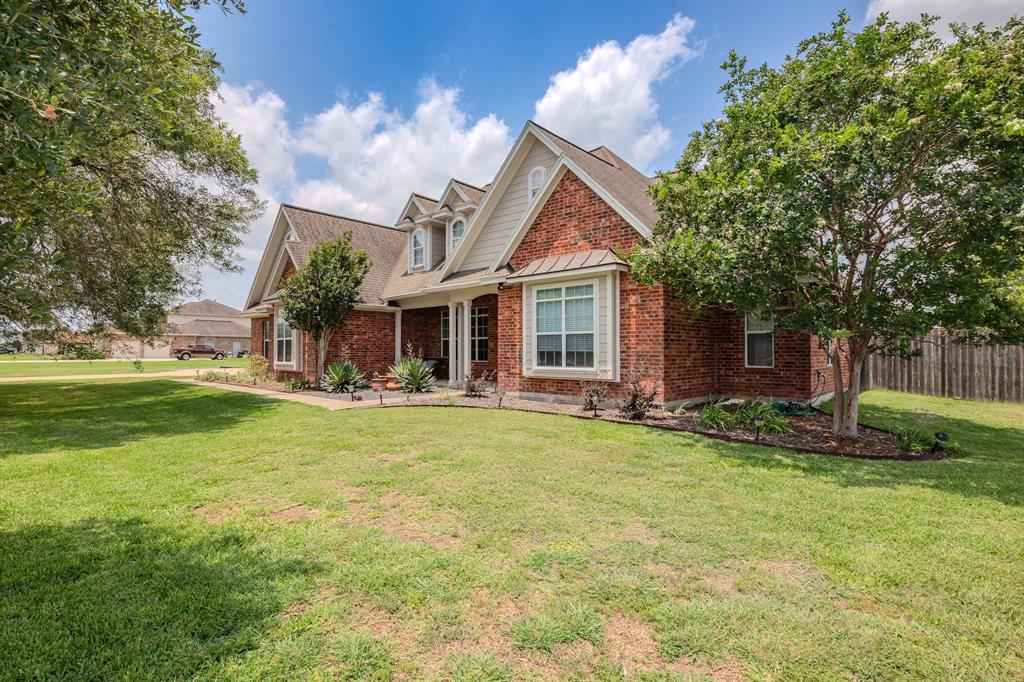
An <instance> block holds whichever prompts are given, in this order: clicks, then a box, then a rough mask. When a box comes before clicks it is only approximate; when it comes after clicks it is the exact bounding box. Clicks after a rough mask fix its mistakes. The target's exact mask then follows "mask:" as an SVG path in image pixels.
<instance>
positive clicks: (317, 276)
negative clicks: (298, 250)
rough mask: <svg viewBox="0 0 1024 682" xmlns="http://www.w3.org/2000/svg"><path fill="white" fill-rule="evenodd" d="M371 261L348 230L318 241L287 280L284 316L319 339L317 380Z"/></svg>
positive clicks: (284, 296) (283, 294) (282, 295)
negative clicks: (357, 249)
mask: <svg viewBox="0 0 1024 682" xmlns="http://www.w3.org/2000/svg"><path fill="white" fill-rule="evenodd" d="M370 265H371V262H370V258H369V256H367V255H366V252H365V251H353V249H352V233H351V232H346V233H345V234H343V235H342V236H341V237H339V238H338V239H334V240H329V241H325V242H321V243H320V244H318V245H317V246H316V247H315V248H314V249H313V251H312V252H311V253H310V254H309V261H308V262H307V263H306V264H305V265H304V266H303V267H302V268H300V269H299V270H298V271H297V272H295V274H293V275H292V276H291V277H289V278H288V280H287V281H286V282H285V283H284V288H283V289H282V291H281V303H282V304H283V305H284V316H285V318H286V319H287V320H288V322H289V323H290V324H291V325H292V326H293V327H297V328H298V329H301V330H303V331H305V332H308V333H309V335H310V336H312V337H313V339H314V340H315V341H316V344H317V363H316V378H317V381H319V380H320V379H322V378H323V375H324V361H325V359H326V357H327V345H328V343H330V339H331V336H332V335H333V334H334V332H335V331H336V330H338V329H340V328H341V326H342V325H343V324H345V318H346V317H347V316H348V314H349V313H350V312H352V309H353V308H355V306H356V304H357V303H359V300H360V299H359V288H360V287H361V286H362V285H363V279H364V278H365V277H366V273H367V272H369V270H370Z"/></svg>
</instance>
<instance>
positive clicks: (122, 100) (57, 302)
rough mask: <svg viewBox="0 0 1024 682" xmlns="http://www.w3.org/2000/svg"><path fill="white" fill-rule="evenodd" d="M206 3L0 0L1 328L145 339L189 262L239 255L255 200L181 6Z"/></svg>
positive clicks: (182, 287)
mask: <svg viewBox="0 0 1024 682" xmlns="http://www.w3.org/2000/svg"><path fill="white" fill-rule="evenodd" d="M204 4H206V2H205V0H6V1H5V2H2V3H0V332H3V333H8V332H16V331H24V330H25V329H39V328H45V327H47V326H59V325H61V324H63V325H74V326H76V327H79V328H89V327H93V328H104V327H109V326H113V327H118V328H120V329H122V330H124V331H126V332H129V333H132V334H135V335H139V336H143V337H148V336H152V335H153V334H155V333H157V332H158V331H160V327H161V326H162V324H163V322H164V319H165V317H164V311H165V309H166V308H167V307H168V306H169V305H171V304H172V303H173V302H174V301H175V300H177V299H180V298H181V297H182V296H183V295H188V294H192V293H195V292H196V290H197V283H198V273H199V271H200V269H201V268H202V267H211V268H215V269H221V270H231V269H235V268H236V267H237V265H236V259H235V255H234V251H235V247H236V246H237V245H238V243H239V240H240V235H241V234H242V233H243V232H244V230H245V228H246V226H247V225H248V224H249V223H250V222H251V221H252V220H253V219H254V218H255V217H256V216H257V215H258V214H259V212H260V210H261V202H260V200H259V199H258V197H257V195H256V193H255V191H254V188H255V183H256V173H255V171H254V170H252V169H251V168H250V166H249V164H248V162H247V160H246V156H245V154H244V152H243V150H242V147H241V144H240V141H239V138H238V136H237V135H235V134H233V133H232V132H231V131H230V130H229V129H228V128H227V126H226V125H225V124H224V123H223V122H222V121H220V120H219V119H218V117H217V116H216V113H215V110H214V100H215V98H216V93H217V88H218V86H219V78H218V72H219V65H218V63H217V61H216V59H215V57H214V54H213V53H212V52H211V51H209V50H207V49H204V48H203V47H202V46H201V45H200V43H199V34H198V32H197V30H196V27H195V25H194V24H193V21H192V19H191V17H189V16H188V15H187V14H186V12H187V11H191V10H193V9H199V8H200V7H201V6H202V5H204ZM213 4H215V5H218V6H220V8H221V9H222V10H224V11H226V12H230V11H234V10H241V9H242V6H241V3H240V2H239V1H238V0H220V1H215V2H214V3H213Z"/></svg>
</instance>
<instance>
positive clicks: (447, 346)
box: [441, 308, 452, 358]
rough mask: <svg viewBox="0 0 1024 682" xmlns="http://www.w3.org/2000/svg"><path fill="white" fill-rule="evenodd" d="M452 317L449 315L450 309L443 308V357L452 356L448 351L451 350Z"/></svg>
mask: <svg viewBox="0 0 1024 682" xmlns="http://www.w3.org/2000/svg"><path fill="white" fill-rule="evenodd" d="M451 329H452V324H451V319H450V318H449V317H448V309H447V308H442V309H441V357H442V358H447V357H450V356H449V355H448V353H449V352H450V351H451V343H452V337H451Z"/></svg>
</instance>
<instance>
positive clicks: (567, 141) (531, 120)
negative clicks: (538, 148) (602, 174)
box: [529, 118, 622, 170]
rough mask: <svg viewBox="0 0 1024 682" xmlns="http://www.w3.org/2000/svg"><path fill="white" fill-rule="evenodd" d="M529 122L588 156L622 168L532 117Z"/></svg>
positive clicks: (613, 166)
mask: <svg viewBox="0 0 1024 682" xmlns="http://www.w3.org/2000/svg"><path fill="white" fill-rule="evenodd" d="M529 122H530V123H532V124H533V125H535V126H537V127H538V128H540V129H541V130H543V131H544V132H545V133H547V134H548V135H554V136H555V137H557V138H558V139H559V140H561V141H562V142H564V143H566V144H568V145H572V146H573V147H575V148H576V149H579V150H580V151H581V152H583V153H584V154H586V155H587V156H590V157H591V158H594V159H597V160H598V161H600V162H601V163H603V164H605V165H607V166H609V167H611V168H615V169H616V170H622V169H621V168H618V167H617V166H615V165H614V164H611V163H608V162H607V161H605V160H604V159H602V158H601V157H600V156H597V155H596V154H594V153H593V152H592V151H589V150H586V149H584V148H583V147H581V146H579V145H578V144H576V143H575V142H573V141H572V140H567V139H566V138H564V137H562V136H561V135H559V134H558V133H556V132H554V131H552V130H548V129H547V128H545V127H544V126H542V125H541V124H539V123H537V122H536V121H534V120H533V119H532V118H531V119H529ZM600 146H601V147H604V145H600ZM594 149H598V147H594ZM605 149H608V148H607V147H605ZM608 151H611V149H608Z"/></svg>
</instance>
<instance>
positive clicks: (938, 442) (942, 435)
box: [931, 431, 949, 452]
mask: <svg viewBox="0 0 1024 682" xmlns="http://www.w3.org/2000/svg"><path fill="white" fill-rule="evenodd" d="M947 440H949V434H948V433H946V432H945V431H938V432H936V434H935V445H933V446H932V450H931V451H932V452H942V451H943V450H944V449H945V448H943V447H942V444H943V443H945V442H946V441H947Z"/></svg>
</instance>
